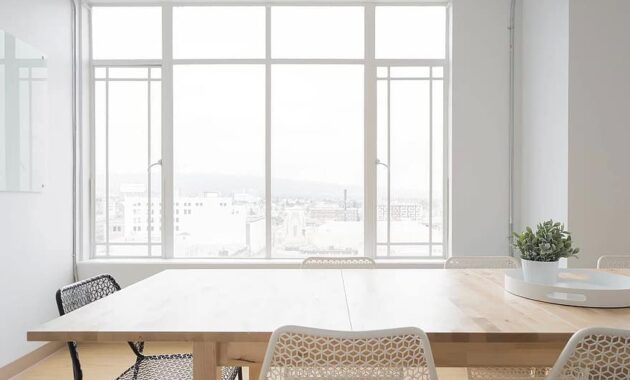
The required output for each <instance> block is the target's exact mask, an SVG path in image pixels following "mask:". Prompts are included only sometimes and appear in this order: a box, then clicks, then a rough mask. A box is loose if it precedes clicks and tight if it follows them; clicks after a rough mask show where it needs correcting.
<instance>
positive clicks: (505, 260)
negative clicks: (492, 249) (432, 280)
mask: <svg viewBox="0 0 630 380" xmlns="http://www.w3.org/2000/svg"><path fill="white" fill-rule="evenodd" d="M520 267H521V263H520V261H518V260H517V259H515V258H514V257H511V256H457V257H449V258H448V259H447V260H446V261H445V262H444V269H516V268H520Z"/></svg>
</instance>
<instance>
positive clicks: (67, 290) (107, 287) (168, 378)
mask: <svg viewBox="0 0 630 380" xmlns="http://www.w3.org/2000/svg"><path fill="white" fill-rule="evenodd" d="M119 290H120V285H118V283H117V282H116V280H114V278H113V277H112V276H110V275H108V274H102V275H99V276H95V277H92V278H88V279H86V280H83V281H79V282H75V283H74V284H70V285H67V286H64V287H63V288H61V289H59V290H57V295H56V299H57V308H58V309H59V315H64V314H67V313H70V312H71V311H74V310H76V309H79V308H81V307H83V306H85V305H87V304H90V303H92V302H94V301H97V300H99V299H101V298H104V297H107V296H108V295H110V294H112V293H114V292H117V291H119ZM129 347H131V350H132V351H133V353H134V354H135V355H136V363H135V364H134V365H133V366H131V367H129V368H128V369H127V370H126V371H125V372H123V374H122V375H120V376H119V377H118V378H117V380H144V379H146V380H180V379H181V380H184V379H185V380H189V379H192V361H193V357H192V355H191V354H166V355H145V354H144V342H129ZM68 350H69V351H70V359H71V360H72V371H73V373H74V380H83V372H82V371H81V363H80V362H79V353H78V351H77V343H76V342H68ZM237 377H238V379H239V380H243V371H242V368H241V367H222V368H221V380H234V379H236V378H237Z"/></svg>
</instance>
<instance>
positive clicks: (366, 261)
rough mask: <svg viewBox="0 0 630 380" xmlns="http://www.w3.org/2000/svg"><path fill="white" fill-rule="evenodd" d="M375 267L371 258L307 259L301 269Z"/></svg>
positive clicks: (315, 257)
mask: <svg viewBox="0 0 630 380" xmlns="http://www.w3.org/2000/svg"><path fill="white" fill-rule="evenodd" d="M374 267H376V262H375V261H374V259H372V258H371V257H354V256H348V257H342V256H339V257H317V256H313V257H307V258H305V259H304V260H303V261H302V268H312V269H341V268H345V269H367V268H374Z"/></svg>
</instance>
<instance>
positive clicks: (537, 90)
mask: <svg viewBox="0 0 630 380" xmlns="http://www.w3.org/2000/svg"><path fill="white" fill-rule="evenodd" d="M521 7H522V9H521V11H522V13H521V20H522V24H521V25H520V26H521V28H520V29H519V30H518V32H519V37H520V38H519V40H520V41H519V42H520V43H519V44H518V46H519V47H520V52H519V54H520V57H521V60H520V62H519V68H520V70H519V71H520V78H519V79H520V91H521V100H520V101H521V103H520V105H521V109H520V114H521V121H520V123H519V124H520V125H518V131H517V133H516V139H515V161H516V166H517V168H518V171H517V172H518V173H519V175H518V176H517V178H516V179H517V183H518V185H517V186H516V189H517V190H518V196H517V197H516V199H515V211H516V214H517V218H516V220H515V230H522V229H523V228H524V227H525V226H534V225H535V224H537V223H539V222H540V221H543V220H547V219H554V220H557V221H561V222H563V223H567V221H568V220H567V206H568V199H567V193H568V172H567V171H568V150H569V146H568V136H569V115H568V110H569V73H568V66H569V1H568V0H523V1H522V3H521Z"/></svg>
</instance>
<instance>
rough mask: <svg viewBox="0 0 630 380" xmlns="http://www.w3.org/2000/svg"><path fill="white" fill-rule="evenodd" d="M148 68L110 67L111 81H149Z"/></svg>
mask: <svg viewBox="0 0 630 380" xmlns="http://www.w3.org/2000/svg"><path fill="white" fill-rule="evenodd" d="M148 77H149V69H148V68H147V67H110V68H109V79H147V78H148Z"/></svg>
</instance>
